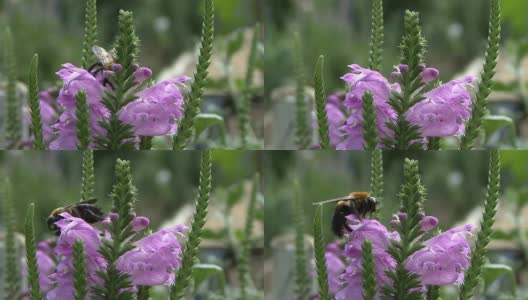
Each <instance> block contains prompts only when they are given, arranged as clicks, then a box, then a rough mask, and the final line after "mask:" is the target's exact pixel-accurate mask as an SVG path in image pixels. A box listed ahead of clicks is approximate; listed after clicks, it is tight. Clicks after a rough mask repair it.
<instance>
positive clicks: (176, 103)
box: [27, 63, 190, 150]
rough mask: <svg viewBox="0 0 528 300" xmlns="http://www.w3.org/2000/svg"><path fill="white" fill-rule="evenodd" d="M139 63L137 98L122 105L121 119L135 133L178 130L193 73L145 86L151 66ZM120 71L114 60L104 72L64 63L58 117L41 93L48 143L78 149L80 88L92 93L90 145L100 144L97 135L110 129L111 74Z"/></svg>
mask: <svg viewBox="0 0 528 300" xmlns="http://www.w3.org/2000/svg"><path fill="white" fill-rule="evenodd" d="M135 68H136V71H135V73H134V75H133V79H134V84H135V87H134V88H133V93H134V94H135V95H136V96H137V99H135V100H134V101H132V102H130V103H128V104H126V105H125V106H124V107H122V108H121V109H120V110H119V112H118V118H119V120H120V121H121V122H123V123H125V124H128V125H130V126H132V128H133V131H134V135H135V136H163V135H174V134H176V132H177V121H178V120H180V119H181V118H182V115H183V106H184V103H183V99H184V96H183V94H182V91H181V85H182V84H184V83H185V82H187V81H188V80H189V79H190V78H189V77H186V76H181V77H178V78H175V79H171V80H164V81H161V82H159V83H157V84H155V85H153V86H151V87H147V88H145V86H146V85H147V84H146V83H147V80H148V79H150V78H151V76H152V71H151V70H150V69H149V68H145V67H140V66H138V65H135ZM120 71H121V66H120V65H118V64H114V65H113V66H112V68H111V70H104V71H102V72H89V71H87V70H85V69H82V68H78V67H76V66H74V65H72V64H70V63H67V64H64V65H63V69H61V70H59V71H58V72H57V75H58V76H59V77H60V79H61V80H62V82H63V86H62V88H61V89H60V91H59V95H58V97H57V99H56V103H57V105H56V106H57V111H58V112H59V114H58V117H57V112H56V110H55V109H54V107H53V104H52V102H53V98H52V97H51V94H50V93H49V91H44V92H42V93H41V94H40V99H39V100H40V107H41V115H42V121H43V122H42V123H43V131H44V140H45V141H46V142H47V143H49V145H50V149H52V150H73V149H76V148H77V135H76V132H77V127H76V124H77V117H76V99H75V96H76V95H77V93H79V92H80V91H85V92H86V95H87V103H88V110H89V121H90V133H91V141H92V143H91V145H90V148H95V140H96V138H97V137H101V136H105V134H106V130H105V129H104V128H103V127H102V126H101V124H102V122H106V121H108V119H109V118H110V111H109V110H108V108H107V107H106V106H105V105H104V103H103V97H104V95H105V93H107V92H109V91H110V92H111V91H112V90H113V86H112V84H111V81H110V79H111V78H112V77H113V76H114V75H115V73H116V72H120ZM27 119H28V121H27V122H30V118H29V117H28V118H27Z"/></svg>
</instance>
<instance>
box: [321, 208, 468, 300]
mask: <svg viewBox="0 0 528 300" xmlns="http://www.w3.org/2000/svg"><path fill="white" fill-rule="evenodd" d="M405 217H406V216H405V214H400V215H399V216H398V219H396V220H394V221H393V222H391V225H393V226H397V223H399V218H405ZM348 219H349V221H350V226H351V229H352V230H353V231H352V232H351V233H350V235H349V238H348V240H347V243H346V245H345V247H344V249H339V250H338V252H336V249H335V246H332V248H331V249H330V250H328V251H327V255H326V256H327V260H328V258H329V257H330V258H331V260H328V266H329V267H328V275H329V279H328V280H329V286H330V289H331V291H332V293H333V294H334V295H335V299H336V300H345V299H363V295H362V292H363V289H362V286H361V280H362V275H361V272H362V267H361V246H362V244H363V241H364V240H366V239H368V240H370V241H371V242H372V249H373V253H374V257H375V264H376V267H375V272H376V278H377V290H381V288H382V287H383V286H384V285H392V279H390V278H389V277H388V276H387V274H386V272H387V271H390V270H394V269H395V268H396V262H395V261H394V259H393V258H392V257H391V256H390V255H389V254H388V253H387V252H386V250H387V249H388V247H389V245H390V243H392V242H393V241H399V240H400V236H399V234H398V232H396V231H393V232H389V230H387V228H386V227H385V226H383V225H382V224H381V223H380V222H378V221H376V220H370V219H362V220H359V219H357V218H356V217H355V216H353V215H350V216H348ZM437 225H438V219H436V218H435V217H432V216H423V215H422V220H421V222H420V227H421V229H422V232H423V233H425V232H427V231H429V230H432V229H434V228H436V226H437ZM472 228H473V226H472V225H465V226H460V227H456V228H452V229H450V230H448V231H445V232H443V233H441V234H439V235H437V236H434V237H432V238H431V239H429V240H426V241H423V242H422V245H423V246H424V247H423V248H422V249H421V250H418V251H417V252H415V253H413V254H412V255H411V256H410V257H409V258H408V259H407V261H406V262H405V266H406V268H407V269H408V270H409V271H410V272H413V273H416V274H418V275H419V278H420V282H421V284H422V285H423V286H427V285H435V286H443V285H450V284H458V283H462V282H463V280H464V270H465V269H467V268H468V267H469V254H470V246H469V242H468V236H470V235H471V230H472ZM332 245H333V244H332ZM336 253H338V254H336ZM336 261H337V263H335V262H336ZM343 261H344V262H346V267H343ZM334 265H335V266H334ZM335 270H344V271H341V272H335ZM336 283H337V284H336Z"/></svg>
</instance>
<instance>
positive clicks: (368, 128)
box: [362, 91, 378, 151]
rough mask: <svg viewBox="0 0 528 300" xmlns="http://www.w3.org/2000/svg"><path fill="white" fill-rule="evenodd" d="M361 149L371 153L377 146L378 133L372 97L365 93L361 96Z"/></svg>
mask: <svg viewBox="0 0 528 300" xmlns="http://www.w3.org/2000/svg"><path fill="white" fill-rule="evenodd" d="M362 110H363V112H362V113H363V141H364V144H363V148H365V150H369V151H372V150H374V149H376V146H377V145H378V131H377V129H376V128H377V127H376V126H377V125H376V107H375V106H374V97H373V96H372V93H371V92H369V91H367V92H365V94H364V95H363V106H362Z"/></svg>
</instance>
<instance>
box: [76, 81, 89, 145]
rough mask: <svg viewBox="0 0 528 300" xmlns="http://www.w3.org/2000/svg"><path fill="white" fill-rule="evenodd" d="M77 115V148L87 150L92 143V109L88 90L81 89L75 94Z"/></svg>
mask: <svg viewBox="0 0 528 300" xmlns="http://www.w3.org/2000/svg"><path fill="white" fill-rule="evenodd" d="M75 100H76V103H75V105H76V106H75V116H76V117H77V124H76V125H77V149H79V150H87V149H88V147H89V146H90V143H91V134H90V111H89V109H88V100H87V99H86V92H85V91H80V92H79V93H77V95H76V96H75Z"/></svg>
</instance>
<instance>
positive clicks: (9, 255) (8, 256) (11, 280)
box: [2, 180, 21, 299]
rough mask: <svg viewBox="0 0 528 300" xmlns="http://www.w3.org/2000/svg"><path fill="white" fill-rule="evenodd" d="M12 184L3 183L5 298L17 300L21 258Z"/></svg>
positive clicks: (6, 181)
mask: <svg viewBox="0 0 528 300" xmlns="http://www.w3.org/2000/svg"><path fill="white" fill-rule="evenodd" d="M10 188H11V187H10V183H9V181H8V180H5V181H4V182H3V187H2V189H3V195H2V197H3V198H4V199H3V202H4V218H3V219H4V220H5V227H6V236H5V262H4V266H5V273H4V274H5V275H4V280H5V282H4V296H5V297H6V299H17V298H18V296H19V295H20V281H21V280H20V268H19V264H18V262H19V256H18V253H17V241H16V238H15V232H16V216H15V208H14V204H13V199H12V198H11V195H10Z"/></svg>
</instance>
